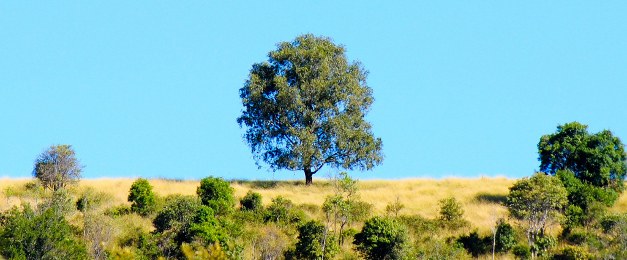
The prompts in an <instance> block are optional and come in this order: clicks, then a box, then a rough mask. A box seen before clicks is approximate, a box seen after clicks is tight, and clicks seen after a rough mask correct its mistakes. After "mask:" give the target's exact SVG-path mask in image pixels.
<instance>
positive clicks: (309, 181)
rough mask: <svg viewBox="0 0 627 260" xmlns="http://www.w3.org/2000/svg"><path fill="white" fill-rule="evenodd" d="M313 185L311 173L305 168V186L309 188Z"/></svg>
mask: <svg viewBox="0 0 627 260" xmlns="http://www.w3.org/2000/svg"><path fill="white" fill-rule="evenodd" d="M311 184H313V172H311V170H310V169H308V168H305V185H307V186H309V185H311Z"/></svg>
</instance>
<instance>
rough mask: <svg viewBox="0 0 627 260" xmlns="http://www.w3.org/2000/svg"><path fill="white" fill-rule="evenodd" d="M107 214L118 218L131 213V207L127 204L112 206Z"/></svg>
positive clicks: (106, 211)
mask: <svg viewBox="0 0 627 260" xmlns="http://www.w3.org/2000/svg"><path fill="white" fill-rule="evenodd" d="M104 214H105V215H107V216H110V217H113V218H116V217H120V216H124V215H128V214H131V208H130V207H129V206H126V205H118V206H115V207H111V208H109V209H107V210H105V212H104Z"/></svg>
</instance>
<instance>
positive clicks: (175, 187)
mask: <svg viewBox="0 0 627 260" xmlns="http://www.w3.org/2000/svg"><path fill="white" fill-rule="evenodd" d="M30 181H32V180H31V179H0V191H1V194H0V210H4V209H6V208H8V207H10V206H12V205H17V204H19V203H21V200H28V198H18V197H15V196H13V197H7V196H6V194H7V193H6V191H7V189H13V190H18V189H19V188H23V187H24V185H25V184H26V183H28V182H30ZM133 181H134V179H127V178H101V179H86V180H82V181H80V182H79V184H78V185H77V187H76V188H75V189H78V190H84V189H87V188H92V189H93V190H95V191H97V192H102V193H106V194H110V196H111V197H112V198H113V199H112V201H111V202H110V204H111V205H118V204H128V202H127V196H128V191H129V189H130V187H131V184H132V183H133ZM515 181H516V180H515V179H507V178H485V177H482V178H447V179H442V180H436V179H404V180H365V181H359V182H358V185H359V195H360V197H361V198H362V199H363V200H364V201H367V202H369V203H371V204H373V206H374V212H373V213H374V214H384V213H385V207H386V205H388V204H390V203H393V202H394V201H396V199H397V198H398V199H399V201H400V202H401V203H402V204H404V205H405V208H404V209H403V210H402V211H401V213H402V214H418V215H421V216H424V217H428V218H435V217H437V215H438V210H439V205H438V201H439V200H441V199H443V198H445V197H449V196H453V197H455V198H456V199H457V200H458V201H459V202H460V203H461V204H462V205H463V207H464V210H465V214H464V216H465V218H466V219H467V220H468V221H470V223H471V224H472V225H473V226H475V227H478V228H479V229H480V231H482V232H487V231H488V230H489V228H490V226H491V225H493V223H494V222H495V221H496V219H497V218H498V217H506V216H507V210H506V209H505V207H503V206H502V205H501V204H500V203H499V201H503V199H504V198H505V196H506V195H507V192H508V188H509V187H510V186H511V185H512V184H513V183H514V182H515ZM150 183H151V184H152V185H153V187H154V191H155V193H156V194H158V195H160V196H166V195H170V194H184V195H193V194H195V193H196V188H197V187H198V185H199V182H198V181H174V180H163V179H152V180H150ZM267 183H271V184H273V185H274V186H272V185H271V186H272V187H269V188H261V187H259V185H255V182H234V183H232V187H233V188H234V189H235V196H236V198H241V197H243V196H244V195H245V194H246V192H248V191H249V190H254V191H256V192H258V193H260V194H261V195H262V196H263V200H264V204H266V205H267V204H269V203H270V201H271V199H272V198H275V197H277V196H284V197H286V198H289V199H291V200H292V201H293V202H294V203H295V204H314V205H322V203H323V202H324V199H325V197H326V196H327V195H329V194H331V193H333V187H332V185H331V184H330V183H329V182H328V181H326V180H320V179H318V180H316V182H315V184H314V185H313V186H311V187H307V186H304V185H302V182H294V181H287V182H277V183H272V182H267ZM611 210H612V211H614V212H627V195H625V194H623V195H622V196H621V197H620V198H619V200H618V202H617V203H616V205H615V206H614V207H613V208H612V209H611Z"/></svg>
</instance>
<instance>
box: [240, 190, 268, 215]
mask: <svg viewBox="0 0 627 260" xmlns="http://www.w3.org/2000/svg"><path fill="white" fill-rule="evenodd" d="M239 204H240V206H241V207H242V210H252V211H257V210H260V209H263V205H262V204H261V194H259V193H257V192H253V191H248V192H247V193H246V196H244V197H243V198H242V199H241V200H240V201H239Z"/></svg>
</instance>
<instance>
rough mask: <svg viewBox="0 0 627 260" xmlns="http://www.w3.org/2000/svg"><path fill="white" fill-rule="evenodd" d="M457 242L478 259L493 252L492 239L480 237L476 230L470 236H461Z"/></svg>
mask: <svg viewBox="0 0 627 260" xmlns="http://www.w3.org/2000/svg"><path fill="white" fill-rule="evenodd" d="M457 242H458V243H460V244H461V245H462V246H463V247H464V249H466V251H468V253H470V254H471V255H472V256H473V257H478V256H479V255H483V254H485V253H487V252H490V251H491V250H492V238H491V237H480V236H479V234H478V233H477V231H476V230H475V231H473V232H470V234H468V235H463V236H460V237H459V238H458V239H457Z"/></svg>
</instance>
